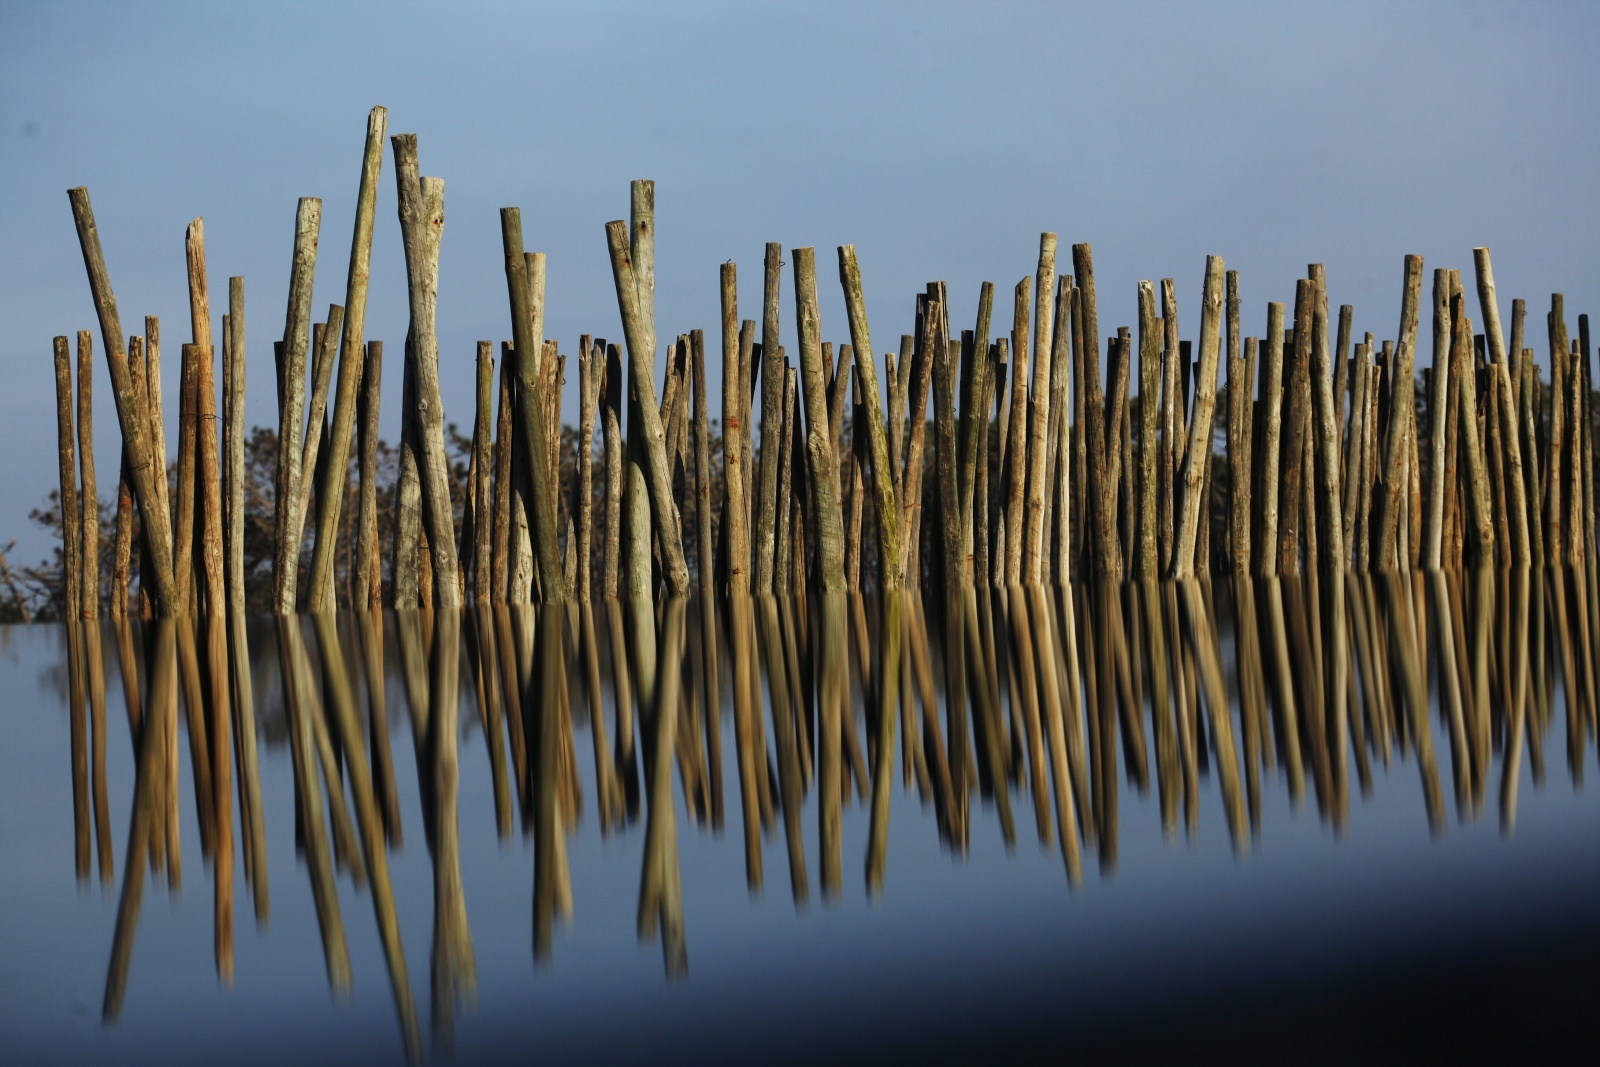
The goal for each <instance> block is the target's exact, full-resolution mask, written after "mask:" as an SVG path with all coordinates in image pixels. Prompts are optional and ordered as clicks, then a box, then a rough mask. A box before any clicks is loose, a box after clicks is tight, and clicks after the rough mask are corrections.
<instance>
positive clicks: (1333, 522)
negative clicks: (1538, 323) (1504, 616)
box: [1310, 263, 1416, 700]
mask: <svg viewBox="0 0 1600 1067" xmlns="http://www.w3.org/2000/svg"><path fill="white" fill-rule="evenodd" d="M1310 274H1311V281H1312V285H1313V286H1314V287H1315V290H1316V301H1315V307H1314V309H1313V314H1312V326H1311V376H1312V400H1313V401H1314V403H1315V406H1316V417H1317V440H1316V452H1315V454H1316V457H1317V470H1316V476H1317V482H1318V486H1317V488H1318V489H1319V490H1320V499H1321V507H1319V508H1318V509H1317V513H1318V515H1319V516H1320V517H1321V519H1322V525H1321V527H1320V528H1319V529H1318V531H1317V532H1318V536H1319V537H1320V538H1321V540H1322V552H1323V558H1325V559H1326V560H1327V561H1328V570H1329V571H1330V572H1331V573H1333V574H1334V575H1340V574H1343V573H1344V572H1345V571H1347V570H1349V569H1350V558H1349V556H1348V555H1346V554H1345V545H1344V516H1343V515H1342V514H1341V513H1340V511H1339V507H1338V502H1339V499H1340V492H1339V409H1338V407H1337V405H1336V402H1335V398H1334V393H1333V368H1332V367H1331V365H1330V364H1331V361H1332V359H1333V358H1334V356H1333V353H1332V352H1330V351H1329V347H1328V341H1329V337H1328V281H1327V277H1326V276H1325V275H1324V273H1323V268H1322V264H1320V263H1313V264H1311V267H1310ZM1412 469H1413V470H1415V469H1416V468H1415V464H1413V468H1412ZM1335 581H1337V582H1338V583H1339V584H1338V588H1339V590H1340V595H1339V596H1338V597H1337V598H1336V602H1340V603H1342V601H1343V599H1344V598H1343V595H1342V593H1343V589H1344V585H1343V582H1342V580H1340V579H1337V578H1336V579H1335ZM1337 618H1338V620H1339V621H1340V622H1342V621H1343V618H1344V615H1343V611H1342V608H1341V610H1340V614H1339V615H1338V616H1337ZM1335 629H1336V635H1337V640H1338V642H1339V644H1338V648H1337V649H1336V651H1335V657H1336V663H1337V664H1338V665H1337V667H1336V668H1335V669H1336V671H1341V672H1342V671H1343V670H1344V644H1343V642H1344V636H1343V635H1344V628H1343V626H1342V625H1338V626H1336V627H1335ZM1334 692H1335V693H1336V694H1337V696H1338V699H1339V700H1342V699H1343V696H1344V681H1343V675H1342V674H1337V675H1336V678H1335V689H1334Z"/></svg>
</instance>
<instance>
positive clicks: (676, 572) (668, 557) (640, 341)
mask: <svg viewBox="0 0 1600 1067" xmlns="http://www.w3.org/2000/svg"><path fill="white" fill-rule="evenodd" d="M606 239H607V243H608V244H609V246H610V250H611V272H612V275H613V277H614V280H615V283H616V289H617V303H618V305H619V309H620V311H621V314H622V329H623V334H624V339H625V340H626V342H627V345H628V366H629V376H630V378H631V380H632V382H633V395H634V398H635V399H636V400H637V401H638V402H639V403H638V408H639V413H640V416H641V418H642V422H643V427H644V450H645V454H646V459H647V461H648V467H649V470H648V475H649V477H648V479H647V483H648V489H649V492H650V504H651V508H652V510H653V511H654V513H655V519H656V523H657V528H658V532H659V536H660V541H661V553H662V558H663V561H664V563H665V565H666V566H665V570H666V578H667V586H668V589H669V590H670V591H671V593H672V595H673V596H683V595H685V594H686V593H688V591H689V568H688V565H687V564H685V563H684V561H683V539H682V536H681V533H680V530H679V527H678V519H677V515H676V514H675V512H674V505H673V499H672V474H671V470H670V468H669V467H668V465H667V449H666V430H665V428H664V427H663V426H662V424H661V411H660V407H659V405H658V403H657V401H656V387H655V358H654V353H653V347H654V340H653V331H651V330H650V328H649V327H648V324H647V323H648V320H647V318H646V316H645V313H644V309H643V307H642V305H641V301H640V295H639V294H640V288H639V287H640V285H641V283H640V281H639V280H637V279H636V278H635V277H634V271H633V259H632V256H631V254H630V252H629V246H628V226H627V224H626V223H624V222H621V221H617V222H608V223H606Z"/></svg>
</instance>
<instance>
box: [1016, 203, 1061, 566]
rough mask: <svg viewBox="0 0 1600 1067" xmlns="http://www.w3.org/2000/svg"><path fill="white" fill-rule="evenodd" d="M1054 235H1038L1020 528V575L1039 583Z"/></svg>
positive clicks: (1052, 311) (1043, 530)
mask: <svg viewBox="0 0 1600 1067" xmlns="http://www.w3.org/2000/svg"><path fill="white" fill-rule="evenodd" d="M1055 295H1056V235H1055V234H1053V233H1042V234H1040V235H1039V268H1038V274H1037V277H1036V278H1035V281H1034V298H1035V302H1034V312H1033V412H1032V423H1031V425H1030V426H1029V427H1028V471H1027V481H1026V500H1025V507H1026V513H1025V515H1024V518H1023V527H1022V575H1023V579H1024V580H1025V581H1026V582H1028V583H1029V584H1030V585H1031V584H1036V583H1037V582H1038V581H1039V575H1040V571H1041V570H1042V568H1043V563H1044V554H1045V550H1044V541H1045V529H1044V504H1045V493H1046V488H1047V487H1046V485H1045V473H1046V472H1045V459H1046V455H1045V453H1046V450H1047V445H1048V441H1049V428H1050V399H1051V397H1050V370H1051V367H1050V360H1051V356H1052V354H1053V344H1052V342H1053V339H1054V335H1053V333H1052V330H1053V329H1054V326H1055Z"/></svg>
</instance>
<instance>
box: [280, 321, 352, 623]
mask: <svg viewBox="0 0 1600 1067" xmlns="http://www.w3.org/2000/svg"><path fill="white" fill-rule="evenodd" d="M343 325H344V308H342V307H340V306H339V305H338V304H330V305H329V306H328V321H327V322H325V323H322V322H319V323H317V324H316V325H315V326H313V327H312V328H311V410H310V412H309V413H308V415H307V416H306V439H305V443H304V444H303V445H302V446H301V450H300V475H301V480H300V501H299V503H298V504H297V505H296V506H295V512H294V514H295V528H294V530H293V531H292V533H291V535H290V536H291V537H292V538H293V540H294V543H295V544H296V545H300V544H303V543H304V540H305V524H306V511H307V509H308V508H310V507H311V501H312V497H311V488H312V485H311V483H312V479H313V478H315V477H316V476H317V472H318V471H321V470H322V469H323V468H324V467H326V466H327V463H326V460H324V462H322V463H321V464H319V463H318V457H320V456H321V455H322V444H323V441H324V440H325V439H326V438H327V436H328V420H327V413H328V387H329V385H330V383H331V382H332V380H333V354H334V345H335V343H336V342H337V340H338V338H339V330H340V328H341V327H342V326H343ZM322 505H323V500H322V498H321V497H320V496H318V497H317V513H318V515H320V514H321V513H322V510H323V507H322ZM312 525H313V527H315V525H316V524H315V522H313V523H312ZM310 599H311V590H310V588H309V586H308V587H307V589H306V595H305V596H303V597H301V601H302V602H303V603H304V602H309V601H310Z"/></svg>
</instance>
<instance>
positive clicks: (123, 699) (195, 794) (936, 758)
mask: <svg viewBox="0 0 1600 1067" xmlns="http://www.w3.org/2000/svg"><path fill="white" fill-rule="evenodd" d="M1588 588H1589V587H1588V583H1587V580H1586V578H1585V576H1584V575H1582V574H1581V572H1563V571H1549V572H1542V573H1541V572H1535V573H1534V574H1532V575H1531V576H1530V575H1527V574H1516V573H1507V572H1483V573H1480V574H1467V575H1460V576H1450V577H1448V578H1447V577H1444V576H1438V575H1429V576H1424V575H1415V576H1405V577H1401V576H1382V577H1377V576H1374V577H1372V578H1367V577H1366V576H1361V577H1359V578H1358V577H1350V578H1349V579H1348V580H1347V581H1345V582H1344V583H1343V588H1342V589H1334V588H1333V587H1332V586H1331V585H1328V584H1326V580H1325V585H1324V587H1323V588H1321V589H1319V588H1317V586H1316V583H1314V582H1300V581H1296V580H1284V581H1281V582H1275V581H1263V582H1246V583H1233V582H1229V581H1224V580H1219V581H1217V582H1216V583H1214V584H1213V583H1209V582H1208V583H1188V584H1186V585H1169V584H1163V585H1149V586H1143V587H1141V586H1138V585H1125V586H1122V587H1120V588H1114V589H1113V588H1086V587H1075V588H1074V589H1073V590H1072V591H1071V595H1070V596H1065V595H1063V594H1062V593H1061V592H1060V591H1044V590H1032V591H1026V592H1025V591H1023V590H1020V589H1014V590H1011V591H1008V592H1007V591H996V592H994V593H989V592H984V593H982V594H979V595H974V596H971V597H969V598H967V599H966V600H965V601H961V602H957V603H954V604H940V603H938V602H937V601H934V600H928V601H926V602H919V601H916V600H914V599H912V598H910V597H908V596H901V597H896V598H894V599H893V600H888V599H884V598H880V597H875V596H869V597H867V598H866V599H864V600H863V599H859V598H845V597H836V598H823V597H821V596H820V595H814V596H812V597H811V598H810V599H809V600H805V601H788V600H781V601H774V600H771V599H769V598H762V599H758V600H750V599H740V600H737V601H730V602H723V603H720V604H718V605H716V606H715V610H714V611H713V612H709V613H708V612H706V611H704V610H703V605H701V604H700V603H699V602H698V601H690V602H681V601H680V602H675V603H670V604H665V605H660V604H658V605H653V606H645V607H644V608H643V609H642V610H633V609H631V608H630V607H628V606H626V605H622V606H619V605H617V604H616V603H614V602H613V603H611V604H596V605H595V606H594V607H593V608H592V609H584V610H582V611H579V610H578V609H576V608H566V607H563V608H554V609H551V608H546V609H505V608H497V609H494V610H489V609H484V610H481V611H473V610H468V611H467V612H464V613H462V614H461V615H459V616H457V615H453V614H447V613H444V612H438V613H430V614H425V615H415V614H402V615H394V614H385V615H382V616H379V615H373V616H358V615H341V616H338V617H337V618H335V617H331V616H330V617H324V618H321V619H316V618H312V617H303V618H298V619H290V620H273V619H250V620H248V622H246V621H245V620H243V619H236V620H233V625H232V626H231V627H229V626H228V625H227V622H228V621H227V620H221V622H220V623H219V625H218V626H217V627H216V628H215V630H214V631H213V629H212V628H211V627H210V626H209V625H208V624H205V623H202V624H200V625H198V626H196V625H195V624H193V623H190V624H171V623H163V624H156V623H143V624H140V623H137V622H135V623H133V624H132V625H127V624H121V623H113V622H109V621H103V622H100V623H96V624H87V625H86V624H76V625H75V626H74V627H73V628H72V629H69V628H68V627H65V626H49V625H35V626H18V627H9V628H5V629H3V630H0V693H3V694H4V698H3V700H0V738H3V741H0V856H3V859H0V1062H5V1063H15V1064H23V1063H27V1064H34V1063H40V1064H47V1063H86V1062H102V1063H118V1064H145V1063H149V1064H158V1063H159V1064H174V1063H185V1064H186V1063H194V1064H202V1063H204V1064H218V1063H221V1064H248V1063H281V1062H290V1063H345V1064H348V1063H387V1062H402V1063H403V1062H405V1061H406V1060H407V1058H408V1057H409V1058H411V1059H412V1060H419V1061H421V1060H432V1059H446V1058H449V1059H453V1060H454V1061H455V1062H460V1063H498V1062H523V1061H527V1060H531V1059H538V1060H541V1061H544V1062H624V1061H639V1060H643V1059H648V1060H650V1061H652V1062H660V1063H676V1062H689V1061H696V1060H698V1061H702V1062H704V1061H707V1060H709V1061H713V1062H727V1061H735V1060H738V1061H759V1062H763V1063H772V1062H779V1063H783V1062H805V1061H816V1060H819V1059H822V1060H826V1061H862V1062H865V1061H872V1062H883V1061H885V1060H888V1061H898V1060H910V1059H913V1058H915V1059H920V1060H924V1061H928V1060H932V1061H936V1062H942V1061H949V1060H956V1059H971V1058H973V1057H977V1056H986V1057H1004V1058H1006V1059H1016V1058H1050V1059H1052V1060H1059V1059H1062V1058H1065V1057H1067V1056H1071V1055H1074V1054H1080V1053H1085V1052H1088V1053H1109V1054H1115V1055H1117V1056H1119V1057H1122V1058H1124V1059H1129V1058H1131V1059H1136V1060H1137V1059H1146V1058H1149V1059H1154V1058H1161V1059H1171V1058H1173V1057H1177V1056H1184V1057H1203V1058H1210V1057H1213V1056H1220V1055H1228V1056H1230V1057H1233V1058H1236V1059H1246V1060H1255V1061H1276V1062H1281V1061H1284V1060H1287V1059H1294V1060H1307V1059H1309V1060H1314V1061H1315V1060H1326V1061H1336V1062H1344V1061H1348V1060H1350V1059H1353V1058H1357V1057H1359V1058H1361V1059H1362V1060H1364V1061H1369V1062H1370V1061H1389V1060H1405V1061H1415V1060H1416V1059H1419V1058H1433V1057H1442V1056H1445V1055H1449V1056H1452V1057H1454V1058H1456V1059H1466V1060H1473V1061H1504V1060H1505V1059H1508V1058H1512V1057H1516V1058H1519V1059H1528V1058H1532V1059H1539V1060H1552V1059H1554V1060H1566V1059H1581V1058H1584V1057H1583V1053H1584V1052H1586V1051H1592V1043H1593V1041H1592V1034H1593V1031H1592V1029H1591V1027H1590V1024H1589V1022H1588V1020H1589V1018H1590V1016H1591V1012H1592V1005H1593V1004H1594V1003H1595V996H1596V995H1597V994H1600V968H1597V967H1596V966H1595V962H1594V961H1595V960H1596V959H1600V955H1597V953H1600V911H1597V910H1596V908H1595V907H1594V902H1595V901H1596V900H1597V899H1600V848H1597V847H1596V837H1597V833H1600V805H1597V803H1596V800H1595V797H1594V795H1593V794H1592V792H1591V791H1585V790H1584V788H1583V778H1584V775H1585V773H1586V772H1593V771H1594V766H1593V764H1594V760H1595V751H1596V746H1595V713H1596V703H1597V695H1600V694H1597V690H1600V685H1597V681H1600V671H1597V670H1596V667H1597V666H1600V658H1597V655H1596V652H1595V648H1594V645H1595V642H1594V641H1593V640H1592V637H1591V628H1590V626H1589V625H1587V623H1588V622H1589V621H1590V620H1591V615H1590V609H1591V607H1592V601H1591V600H1590V599H1589V597H1588ZM1580 623H1582V624H1583V625H1581V626H1580ZM230 634H231V637H230ZM232 656H237V657H238V660H237V662H238V663H240V664H247V671H246V672H245V673H244V674H243V676H242V679H241V676H239V675H233V677H232V682H231V683H230V671H229V662H230V657H232ZM378 664H381V665H382V669H381V670H374V669H372V667H373V666H375V665H378ZM134 679H136V680H137V684H136V685H129V684H128V683H129V681H130V680H134ZM245 679H247V681H248V686H242V685H241V684H240V682H241V680H245ZM246 689H247V692H245V690H246ZM130 695H131V697H132V699H131V700H130ZM246 696H247V697H248V700H247V701H246V700H242V699H241V697H246ZM241 741H243V742H245V743H241ZM251 741H253V743H250V742H251ZM1064 827H1065V830H1064V829H1063V828H1064ZM130 872H131V873H132V874H133V877H132V878H131V879H130V877H129V876H130Z"/></svg>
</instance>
